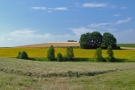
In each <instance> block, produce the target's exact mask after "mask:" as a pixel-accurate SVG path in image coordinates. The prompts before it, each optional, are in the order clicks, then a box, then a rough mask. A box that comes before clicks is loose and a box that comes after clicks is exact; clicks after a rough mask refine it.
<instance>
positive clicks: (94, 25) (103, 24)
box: [89, 22, 112, 27]
mask: <svg viewBox="0 0 135 90" xmlns="http://www.w3.org/2000/svg"><path fill="white" fill-rule="evenodd" d="M106 25H112V23H110V22H108V23H93V24H90V25H89V27H104V26H106Z"/></svg>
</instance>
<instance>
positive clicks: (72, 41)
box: [67, 40, 77, 42]
mask: <svg viewBox="0 0 135 90" xmlns="http://www.w3.org/2000/svg"><path fill="white" fill-rule="evenodd" d="M67 42H77V41H75V40H68V41H67Z"/></svg>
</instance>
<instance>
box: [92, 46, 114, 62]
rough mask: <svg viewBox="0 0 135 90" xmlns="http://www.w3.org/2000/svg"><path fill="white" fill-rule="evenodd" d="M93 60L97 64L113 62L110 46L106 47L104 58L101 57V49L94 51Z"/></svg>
mask: <svg viewBox="0 0 135 90" xmlns="http://www.w3.org/2000/svg"><path fill="white" fill-rule="evenodd" d="M95 59H96V61H97V62H115V61H116V59H115V57H114V52H113V50H112V47H111V46H108V48H107V57H106V58H104V57H103V56H102V49H101V47H99V48H97V49H96V53H95Z"/></svg>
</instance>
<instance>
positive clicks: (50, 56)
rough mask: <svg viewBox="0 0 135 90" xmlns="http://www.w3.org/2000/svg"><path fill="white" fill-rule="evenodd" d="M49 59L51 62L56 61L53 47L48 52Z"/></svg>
mask: <svg viewBox="0 0 135 90" xmlns="http://www.w3.org/2000/svg"><path fill="white" fill-rule="evenodd" d="M47 59H48V60H49V61H53V60H55V50H54V47H53V46H52V45H51V46H50V47H49V49H48V51H47Z"/></svg>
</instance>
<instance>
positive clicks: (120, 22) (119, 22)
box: [116, 18, 132, 24]
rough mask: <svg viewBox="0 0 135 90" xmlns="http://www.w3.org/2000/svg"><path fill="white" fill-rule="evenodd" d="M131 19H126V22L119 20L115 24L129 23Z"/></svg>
mask: <svg viewBox="0 0 135 90" xmlns="http://www.w3.org/2000/svg"><path fill="white" fill-rule="evenodd" d="M131 19H132V18H127V19H126V20H119V21H117V22H116V24H123V23H127V22H129V21H131Z"/></svg>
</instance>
